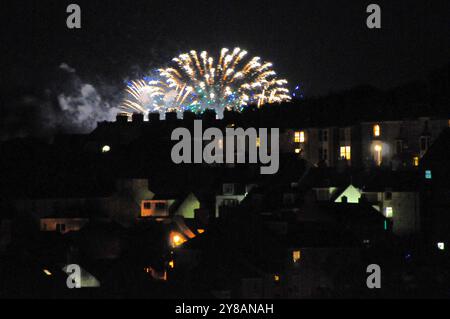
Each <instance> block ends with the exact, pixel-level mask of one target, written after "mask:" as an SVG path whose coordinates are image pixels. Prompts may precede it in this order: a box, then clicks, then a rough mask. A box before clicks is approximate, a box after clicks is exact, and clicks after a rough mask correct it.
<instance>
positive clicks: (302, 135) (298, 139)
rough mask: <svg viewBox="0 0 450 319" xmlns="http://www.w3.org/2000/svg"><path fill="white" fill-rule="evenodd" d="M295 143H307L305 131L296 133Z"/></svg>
mask: <svg viewBox="0 0 450 319" xmlns="http://www.w3.org/2000/svg"><path fill="white" fill-rule="evenodd" d="M294 140H295V143H305V132H304V131H300V132H295V138H294Z"/></svg>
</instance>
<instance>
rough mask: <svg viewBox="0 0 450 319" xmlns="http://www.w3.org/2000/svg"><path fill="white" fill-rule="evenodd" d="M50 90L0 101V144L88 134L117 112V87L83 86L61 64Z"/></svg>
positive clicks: (24, 92) (21, 92) (97, 83)
mask: <svg viewBox="0 0 450 319" xmlns="http://www.w3.org/2000/svg"><path fill="white" fill-rule="evenodd" d="M55 77H56V79H55V80H53V81H52V83H54V84H53V85H52V86H51V87H50V88H46V89H43V90H37V89H33V90H28V89H23V88H21V89H17V90H15V91H13V92H7V94H4V95H3V96H2V97H0V111H1V114H2V116H1V117H0V140H7V139H12V138H17V137H28V136H32V137H52V136H53V135H55V134H57V133H89V132H91V131H92V130H93V129H95V127H96V126H97V122H101V121H112V120H114V118H115V115H116V114H117V112H119V108H118V107H117V106H118V105H119V102H120V98H121V96H120V94H121V92H122V89H121V88H120V87H119V86H120V85H111V84H106V83H105V82H103V81H99V80H96V81H91V82H89V83H88V82H84V81H83V80H82V79H81V78H80V77H79V76H78V75H77V72H76V70H75V69H74V68H72V67H71V66H69V65H68V64H67V63H61V64H60V65H59V68H58V71H57V72H56V75H55Z"/></svg>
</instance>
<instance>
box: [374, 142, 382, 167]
mask: <svg viewBox="0 0 450 319" xmlns="http://www.w3.org/2000/svg"><path fill="white" fill-rule="evenodd" d="M374 149H375V163H376V164H377V165H378V166H380V165H381V162H382V161H383V147H382V146H381V145H379V144H377V145H375V147H374Z"/></svg>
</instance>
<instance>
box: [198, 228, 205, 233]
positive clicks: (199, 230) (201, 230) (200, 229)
mask: <svg viewBox="0 0 450 319" xmlns="http://www.w3.org/2000/svg"><path fill="white" fill-rule="evenodd" d="M204 232H205V230H204V229H202V228H199V229H197V233H199V234H203V233H204Z"/></svg>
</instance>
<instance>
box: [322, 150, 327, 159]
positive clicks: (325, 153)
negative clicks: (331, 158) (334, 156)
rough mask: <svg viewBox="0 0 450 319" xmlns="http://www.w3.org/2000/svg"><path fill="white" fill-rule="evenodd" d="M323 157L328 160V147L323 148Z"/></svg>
mask: <svg viewBox="0 0 450 319" xmlns="http://www.w3.org/2000/svg"><path fill="white" fill-rule="evenodd" d="M322 159H323V160H324V161H326V160H327V159H328V150H327V149H324V150H323V157H322Z"/></svg>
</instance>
